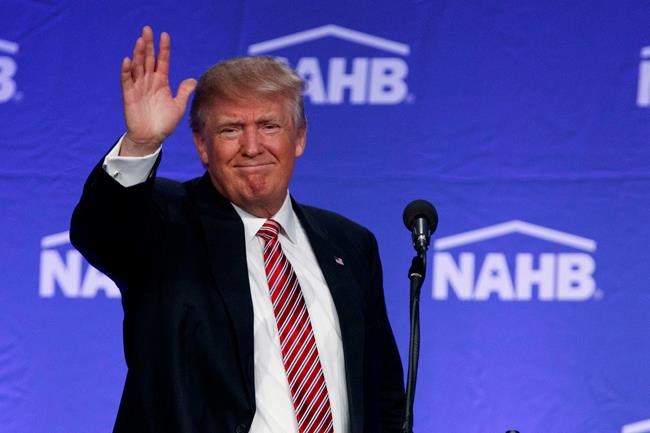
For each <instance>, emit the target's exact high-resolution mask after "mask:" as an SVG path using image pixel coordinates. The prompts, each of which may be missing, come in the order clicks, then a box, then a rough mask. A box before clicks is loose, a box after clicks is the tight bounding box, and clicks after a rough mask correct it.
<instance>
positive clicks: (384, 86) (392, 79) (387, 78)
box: [370, 58, 408, 104]
mask: <svg viewBox="0 0 650 433" xmlns="http://www.w3.org/2000/svg"><path fill="white" fill-rule="evenodd" d="M407 74H408V65H407V64H406V62H405V61H404V60H402V59H399V58H376V59H372V62H371V67H370V103H371V104H397V103H399V102H402V101H403V100H404V99H405V98H406V96H407V92H408V87H407V85H406V81H405V79H406V75H407Z"/></svg>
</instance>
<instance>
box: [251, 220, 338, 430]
mask: <svg viewBox="0 0 650 433" xmlns="http://www.w3.org/2000/svg"><path fill="white" fill-rule="evenodd" d="M279 232H280V225H279V224H278V223H277V222H275V221H274V220H267V221H266V222H265V223H264V225H263V226H262V228H261V229H260V230H259V231H258V232H257V236H260V237H261V238H262V239H263V240H264V270H265V271H266V278H267V281H268V283H269V290H270V292H271V301H272V303H273V313H274V314H275V320H276V324H277V326H278V333H279V334H280V350H281V352H282V362H283V363H284V370H285V372H286V373H287V380H288V382H289V389H290V391H291V399H292V401H293V407H294V409H295V411H296V419H297V421H298V431H299V432H300V433H332V432H333V431H334V425H333V423H332V413H331V408H330V401H329V397H328V395H327V386H326V385H325V377H324V376H323V369H322V368H321V364H320V360H319V358H318V348H317V347H316V340H315V339H314V333H313V331H312V328H311V322H310V320H309V313H308V312H307V307H306V305H305V300H304V298H303V296H302V290H300V284H299V283H298V278H297V277H296V273H295V272H294V270H293V267H292V266H291V263H289V260H287V258H286V256H285V255H284V253H283V252H282V247H281V246H280V242H279V241H278V233H279Z"/></svg>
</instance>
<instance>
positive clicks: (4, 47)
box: [0, 39, 18, 55]
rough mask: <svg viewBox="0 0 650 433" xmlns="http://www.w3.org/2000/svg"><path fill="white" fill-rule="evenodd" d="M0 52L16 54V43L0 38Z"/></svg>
mask: <svg viewBox="0 0 650 433" xmlns="http://www.w3.org/2000/svg"><path fill="white" fill-rule="evenodd" d="M0 52H3V53H7V54H11V55H15V54H18V44H17V43H15V42H11V41H8V40H6V39H0Z"/></svg>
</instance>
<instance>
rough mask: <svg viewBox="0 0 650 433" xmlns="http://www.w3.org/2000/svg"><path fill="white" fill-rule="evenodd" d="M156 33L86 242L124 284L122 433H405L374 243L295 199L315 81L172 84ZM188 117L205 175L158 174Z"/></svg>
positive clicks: (285, 75) (130, 91) (278, 70)
mask: <svg viewBox="0 0 650 433" xmlns="http://www.w3.org/2000/svg"><path fill="white" fill-rule="evenodd" d="M169 57H170V39H169V36H168V35H167V34H165V33H162V34H161V37H160V50H159V54H158V57H157V58H156V57H155V54H154V44H153V32H152V30H151V28H149V27H145V28H144V29H143V32H142V35H141V36H140V37H139V38H138V40H137V41H136V44H135V48H134V52H133V58H132V59H129V58H126V59H124V61H123V62H122V70H121V77H122V78H121V79H122V95H123V102H124V112H125V118H126V124H127V132H126V134H125V135H124V136H123V137H122V138H121V139H120V141H119V142H118V143H117V145H116V146H114V148H113V149H112V150H111V151H110V152H109V154H108V155H107V156H106V157H105V158H104V160H103V161H102V163H100V164H99V165H98V166H97V167H96V168H95V169H94V170H93V172H92V173H91V175H90V177H89V179H88V181H87V182H86V185H85V187H84V193H83V195H82V198H81V200H80V202H79V204H78V205H77V207H76V209H75V211H74V214H73V217H72V223H71V230H70V236H71V239H72V242H73V244H74V245H75V246H76V247H77V248H78V249H79V250H80V251H81V252H82V253H83V254H84V256H85V257H86V258H87V259H88V260H89V262H90V263H92V264H93V265H94V266H96V267H97V268H99V269H100V270H102V271H103V272H105V273H106V274H107V275H109V276H110V277H111V278H113V280H114V281H115V282H116V283H117V285H118V286H119V287H120V290H121V293H122V304H123V308H124V352H125V357H126V362H127V366H128V373H127V378H126V383H125V386H124V392H123V395H122V401H121V404H120V409H119V412H118V416H117V420H116V423H115V428H114V431H115V432H137V433H144V432H156V433H160V432H183V433H185V432H206V433H207V432H235V433H243V432H247V431H250V432H252V433H281V432H288V433H289V432H290V433H297V432H300V433H311V432H314V433H316V432H318V433H330V432H335V433H348V432H350V433H362V432H368V433H369V432H397V431H399V430H400V429H401V424H402V412H403V409H404V392H403V384H402V381H403V375H402V367H401V362H400V358H399V354H398V352H397V348H396V345H395V341H394V338H393V335H392V331H391V329H390V325H389V323H388V319H387V317H386V310H385V305H384V298H383V289H382V275H381V264H380V261H379V256H378V252H377V245H376V241H375V239H374V237H373V235H372V234H371V233H370V232H369V231H367V230H366V229H364V228H362V227H360V226H358V225H357V224H355V223H353V222H351V221H349V220H347V219H345V218H343V217H341V216H339V215H336V214H333V213H331V212H327V211H324V210H320V209H316V208H312V207H309V206H303V205H299V204H298V203H296V202H295V201H293V200H292V199H291V197H290V196H289V194H288V189H287V188H288V183H289V179H290V177H291V173H292V171H293V165H294V162H295V159H296V158H297V157H299V156H300V155H301V154H302V153H303V151H304V149H305V139H306V126H307V125H306V120H305V116H304V112H303V104H302V87H303V83H302V81H301V80H300V78H299V77H297V76H296V75H295V73H294V72H293V71H291V70H290V69H289V68H288V67H286V66H285V65H283V64H282V63H280V62H278V61H276V60H273V59H270V58H264V57H246V58H239V59H233V60H229V61H226V62H222V63H220V64H218V65H216V66H214V67H212V68H210V69H209V70H208V71H207V72H206V73H205V74H204V75H203V76H202V77H201V79H200V80H199V82H198V83H196V82H195V81H194V80H191V79H188V80H185V81H183V82H182V83H181V85H180V87H179V91H178V94H177V96H176V97H173V95H172V92H171V89H170V88H169V84H168V65H169ZM195 87H196V94H195V96H194V99H193V102H192V107H191V110H190V117H191V125H192V133H193V138H194V143H195V145H196V148H197V151H198V153H199V157H200V159H201V162H202V163H203V165H204V166H205V168H206V171H207V172H206V174H205V175H204V176H203V177H202V178H199V179H194V180H191V181H189V182H185V183H177V182H172V181H169V180H164V179H157V178H156V177H155V171H156V167H157V164H158V162H159V160H160V153H161V150H160V149H161V144H162V142H163V141H164V140H165V138H166V137H167V136H169V135H170V134H171V133H172V132H173V131H174V129H175V128H176V126H177V124H178V122H179V121H180V119H181V117H182V115H183V113H184V111H185V107H186V104H187V101H188V98H189V95H190V94H191V93H192V91H193V90H194V89H195Z"/></svg>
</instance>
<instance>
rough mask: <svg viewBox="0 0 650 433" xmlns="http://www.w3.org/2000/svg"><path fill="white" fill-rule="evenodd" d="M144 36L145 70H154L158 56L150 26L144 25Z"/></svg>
mask: <svg viewBox="0 0 650 433" xmlns="http://www.w3.org/2000/svg"><path fill="white" fill-rule="evenodd" d="M142 37H143V38H144V50H145V57H144V71H145V73H146V72H153V70H154V66H155V65H156V58H155V52H154V43H153V30H152V29H151V27H149V26H144V28H143V29H142Z"/></svg>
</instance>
